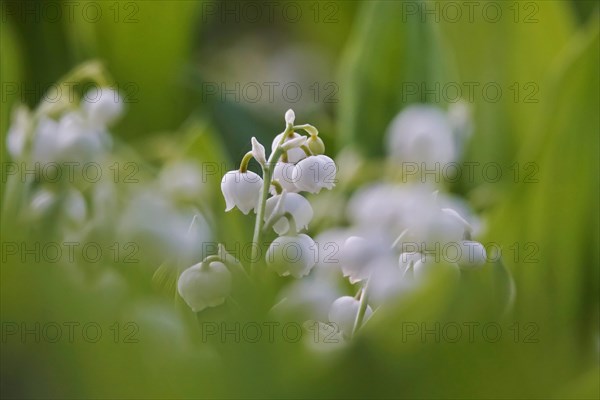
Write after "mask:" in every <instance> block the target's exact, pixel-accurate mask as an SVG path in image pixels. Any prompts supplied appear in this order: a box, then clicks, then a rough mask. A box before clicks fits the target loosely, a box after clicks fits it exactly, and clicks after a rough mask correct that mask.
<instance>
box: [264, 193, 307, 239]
mask: <svg viewBox="0 0 600 400" xmlns="http://www.w3.org/2000/svg"><path fill="white" fill-rule="evenodd" d="M281 196H282V195H276V196H273V197H271V198H270V199H268V200H267V204H266V206H265V221H266V220H267V219H269V218H271V216H272V214H273V211H275V206H276V205H277V203H278V202H279V200H280V199H281ZM282 202H283V203H282V205H281V215H283V214H285V213H286V212H289V213H290V214H292V217H293V218H294V222H295V224H296V229H297V231H298V232H300V231H301V230H302V229H306V228H308V224H309V222H310V220H311V219H312V217H313V209H312V207H311V205H310V202H309V201H308V200H306V198H304V197H303V196H301V195H299V194H298V193H286V194H285V197H284V198H283V200H282ZM289 229H290V224H289V222H288V220H287V218H284V217H282V218H280V219H279V221H277V222H276V223H275V224H274V225H273V230H274V231H275V232H277V234H279V235H283V234H285V233H287V232H288V230H289ZM290 233H292V234H293V233H296V232H290Z"/></svg>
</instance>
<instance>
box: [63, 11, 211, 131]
mask: <svg viewBox="0 0 600 400" xmlns="http://www.w3.org/2000/svg"><path fill="white" fill-rule="evenodd" d="M88 3H91V4H94V5H95V7H90V8H99V9H100V10H101V13H102V17H101V18H98V21H94V20H90V18H82V16H81V15H80V16H79V18H78V19H77V24H76V25H75V28H74V29H72V31H71V33H72V40H73V45H74V46H75V47H77V48H79V56H80V57H82V60H83V59H87V58H89V57H94V58H100V59H102V60H104V61H105V62H106V65H107V69H108V70H109V71H110V72H111V74H112V75H113V76H114V78H115V80H116V84H117V85H118V89H119V90H120V91H121V93H122V94H123V95H124V97H125V102H126V105H127V106H128V108H129V109H128V111H127V116H126V119H125V120H124V121H123V122H122V123H121V124H120V125H119V133H121V134H122V135H123V136H125V137H132V136H135V135H139V134H142V133H148V132H157V131H161V130H166V129H169V128H172V127H173V126H177V125H179V124H180V123H181V122H182V121H183V119H184V118H185V117H186V116H187V114H188V113H189V112H190V110H191V108H192V107H191V104H190V102H189V101H188V99H187V97H186V91H185V88H184V86H183V78H182V76H183V72H184V66H185V65H186V63H187V62H188V60H189V57H190V54H191V47H192V41H193V33H194V30H193V23H194V22H195V18H196V17H197V10H198V8H199V7H200V5H201V2H197V1H179V2H177V4H176V6H172V4H171V3H170V2H168V1H139V2H106V3H98V2H94V1H84V2H82V5H81V7H82V8H84V7H86V4H88Z"/></svg>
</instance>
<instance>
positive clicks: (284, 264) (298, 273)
mask: <svg viewBox="0 0 600 400" xmlns="http://www.w3.org/2000/svg"><path fill="white" fill-rule="evenodd" d="M316 251H317V249H316V244H315V242H314V241H313V240H312V239H311V238H310V236H308V235H305V234H300V235H296V236H279V237H278V238H277V239H275V240H274V241H273V243H271V245H270V246H269V249H268V250H267V255H266V261H267V264H268V266H269V268H270V269H271V270H273V271H275V272H277V273H278V274H279V275H280V276H290V275H291V276H293V277H294V278H301V277H303V276H305V275H308V273H309V272H310V270H311V269H312V268H313V267H314V266H315V263H316V261H315V258H316Z"/></svg>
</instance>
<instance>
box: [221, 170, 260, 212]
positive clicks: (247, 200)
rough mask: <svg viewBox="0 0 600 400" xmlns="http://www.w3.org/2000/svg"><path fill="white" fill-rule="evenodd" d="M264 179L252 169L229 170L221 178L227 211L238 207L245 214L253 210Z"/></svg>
mask: <svg viewBox="0 0 600 400" xmlns="http://www.w3.org/2000/svg"><path fill="white" fill-rule="evenodd" d="M262 185H263V180H262V178H261V177H260V176H258V175H257V174H255V173H254V172H252V171H246V172H240V171H238V170H235V171H229V172H227V173H226V174H225V175H224V176H223V179H222V180H221V191H222V192H223V197H225V205H226V208H225V211H230V210H232V209H233V207H237V208H239V209H240V211H241V212H242V213H244V214H248V213H249V212H250V211H251V210H253V209H254V208H255V207H256V206H257V204H258V200H259V197H260V190H261V188H262Z"/></svg>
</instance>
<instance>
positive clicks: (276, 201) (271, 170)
mask: <svg viewBox="0 0 600 400" xmlns="http://www.w3.org/2000/svg"><path fill="white" fill-rule="evenodd" d="M285 123H286V128H285V130H284V132H282V133H280V134H279V135H277V136H276V137H275V139H274V140H273V143H272V145H271V154H270V155H269V157H268V158H267V156H266V151H265V147H264V146H263V145H262V144H261V143H259V142H258V140H256V139H255V138H252V150H251V151H249V152H248V153H247V154H246V155H245V156H244V157H243V159H242V161H241V163H240V168H239V169H238V170H234V171H229V172H227V173H226V174H225V175H224V176H223V179H222V181H221V191H222V192H223V197H224V198H225V204H226V208H225V211H231V210H232V209H234V208H236V207H237V208H238V209H239V210H240V211H241V212H242V213H243V214H248V213H250V211H252V210H254V211H255V213H256V225H255V232H254V238H253V243H255V244H257V243H259V242H260V237H261V236H262V234H263V233H267V232H268V231H270V230H271V229H272V230H273V231H274V232H275V233H276V234H277V235H279V236H278V237H277V238H276V239H275V240H273V242H272V243H271V244H270V246H269V248H268V250H267V252H266V255H265V262H266V265H267V267H268V268H269V269H270V270H271V271H274V272H276V273H277V274H278V275H280V276H282V277H285V276H292V277H294V278H302V277H304V276H306V275H308V274H309V273H310V271H311V270H312V269H313V267H314V266H315V264H316V251H317V248H316V244H315V242H314V240H313V239H312V238H311V237H310V236H308V235H306V234H305V233H302V231H303V230H304V229H306V228H307V227H308V224H309V223H310V221H311V219H312V217H313V209H312V206H311V204H310V202H309V201H308V200H307V199H306V198H305V197H304V196H302V195H301V194H300V192H308V193H319V192H320V191H321V190H322V189H323V188H325V189H332V188H333V187H334V186H335V175H336V172H337V169H336V166H335V163H334V162H333V160H332V159H331V158H329V157H327V156H326V155H324V154H323V153H324V152H325V145H324V143H323V141H322V140H321V138H319V132H318V130H317V129H316V128H315V127H314V126H312V125H309V124H304V125H295V124H294V123H295V115H294V112H293V111H292V110H288V111H287V112H286V114H285ZM298 131H304V132H307V133H308V137H307V136H305V135H302V134H300V133H298ZM251 159H254V160H256V161H257V162H258V164H259V165H260V167H261V169H262V177H261V176H259V175H258V174H256V173H254V172H252V171H250V170H248V164H249V162H250V160H251ZM292 253H293V254H292ZM254 258H255V257H253V259H254ZM192 268H198V267H197V266H194V267H191V268H190V269H189V270H187V271H185V272H184V273H183V274H182V275H181V276H180V279H179V293H180V295H181V296H182V298H183V299H184V300H185V301H186V302H187V304H188V305H189V306H190V307H191V308H192V309H193V310H196V311H200V310H202V309H204V308H206V307H210V306H211V305H216V304H217V303H218V304H220V302H218V301H210V300H207V299H206V298H205V297H202V298H199V297H198V296H197V295H196V292H197V291H201V290H202V286H203V285H205V282H204V281H203V278H202V276H201V275H199V274H191V273H189V272H188V271H190V270H191V269H192ZM251 269H256V267H255V266H254V265H253V266H252V268H251ZM206 276H208V275H206ZM222 279H223V280H226V279H229V277H228V276H227V274H222ZM194 287H195V288H196V290H194V289H193V288H194ZM215 287H219V288H220V289H221V290H216V291H215V292H214V293H213V294H214V296H215V299H221V298H224V297H226V296H227V295H228V294H229V293H228V291H229V290H230V286H229V285H220V286H219V285H216V286H215ZM211 293H212V292H211Z"/></svg>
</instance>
